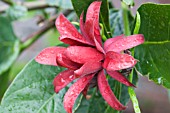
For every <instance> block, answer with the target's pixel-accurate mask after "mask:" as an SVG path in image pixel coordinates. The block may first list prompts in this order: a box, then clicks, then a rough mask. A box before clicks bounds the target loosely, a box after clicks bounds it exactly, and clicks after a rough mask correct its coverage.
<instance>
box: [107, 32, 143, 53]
mask: <svg viewBox="0 0 170 113" xmlns="http://www.w3.org/2000/svg"><path fill="white" fill-rule="evenodd" d="M142 43H144V36H143V35H142V34H137V35H131V36H127V37H126V38H122V39H119V40H117V41H115V42H113V43H111V44H110V45H109V47H107V49H106V52H108V51H114V52H121V51H123V50H126V49H130V48H132V47H135V46H137V45H140V44H142Z"/></svg>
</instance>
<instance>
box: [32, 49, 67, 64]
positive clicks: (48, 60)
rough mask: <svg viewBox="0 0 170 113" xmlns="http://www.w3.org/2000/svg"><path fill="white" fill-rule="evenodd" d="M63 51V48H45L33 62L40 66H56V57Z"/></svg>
mask: <svg viewBox="0 0 170 113" xmlns="http://www.w3.org/2000/svg"><path fill="white" fill-rule="evenodd" d="M65 50H66V48H64V47H48V48H45V49H44V50H42V51H41V52H40V53H39V54H38V55H37V56H36V58H35V61H36V62H38V63H40V64H46V65H54V66H57V62H56V56H57V55H58V54H60V53H61V52H63V51H65Z"/></svg>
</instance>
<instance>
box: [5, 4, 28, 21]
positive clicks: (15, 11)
mask: <svg viewBox="0 0 170 113" xmlns="http://www.w3.org/2000/svg"><path fill="white" fill-rule="evenodd" d="M6 14H7V16H8V17H9V18H10V19H11V20H17V19H19V18H21V17H23V16H26V14H27V8H26V7H24V6H20V5H14V6H12V7H10V8H9V9H7V10H6Z"/></svg>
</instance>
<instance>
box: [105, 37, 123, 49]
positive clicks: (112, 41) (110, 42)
mask: <svg viewBox="0 0 170 113" xmlns="http://www.w3.org/2000/svg"><path fill="white" fill-rule="evenodd" d="M124 37H125V35H119V36H116V37H113V38H109V39H107V40H106V41H105V42H104V50H105V51H107V50H108V48H109V46H110V45H111V44H112V43H114V42H116V41H117V40H120V39H122V38H124Z"/></svg>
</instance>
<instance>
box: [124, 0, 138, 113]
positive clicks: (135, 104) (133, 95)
mask: <svg viewBox="0 0 170 113" xmlns="http://www.w3.org/2000/svg"><path fill="white" fill-rule="evenodd" d="M122 9H123V23H124V34H125V35H126V36H128V35H131V32H130V27H129V20H128V6H127V5H126V4H125V3H123V2H122ZM139 20H140V15H139V13H137V21H136V24H138V25H137V27H135V29H134V34H137V33H138V31H139V26H140V21H139ZM131 52H132V56H134V49H133V50H132V51H131ZM133 71H134V69H132V72H131V73H130V75H129V81H130V82H132V81H133ZM128 92H129V95H130V99H131V101H132V103H133V108H134V110H135V113H141V111H140V108H139V104H138V100H137V97H136V93H135V91H134V89H133V88H132V87H128Z"/></svg>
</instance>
